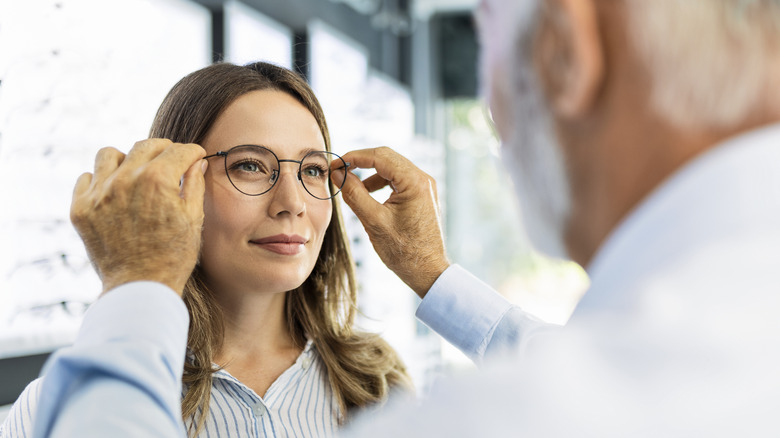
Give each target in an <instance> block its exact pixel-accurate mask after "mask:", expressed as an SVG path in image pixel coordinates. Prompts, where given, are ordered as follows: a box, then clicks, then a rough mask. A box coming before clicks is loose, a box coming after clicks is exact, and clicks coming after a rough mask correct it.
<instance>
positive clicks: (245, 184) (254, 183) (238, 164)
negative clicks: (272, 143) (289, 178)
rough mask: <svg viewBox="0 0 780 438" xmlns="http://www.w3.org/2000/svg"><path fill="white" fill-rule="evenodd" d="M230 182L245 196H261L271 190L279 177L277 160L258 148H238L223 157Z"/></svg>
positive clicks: (271, 154)
mask: <svg viewBox="0 0 780 438" xmlns="http://www.w3.org/2000/svg"><path fill="white" fill-rule="evenodd" d="M225 170H227V174H228V178H230V182H231V183H232V184H233V186H235V188H236V189H238V191H240V192H241V193H244V194H247V195H262V194H263V193H265V192H267V191H269V190H271V187H273V186H274V183H276V179H277V178H278V177H279V160H278V159H277V158H276V155H274V153H273V152H271V151H270V150H268V149H266V148H263V147H260V146H238V147H235V148H233V149H231V150H230V151H229V152H228V154H227V157H225Z"/></svg>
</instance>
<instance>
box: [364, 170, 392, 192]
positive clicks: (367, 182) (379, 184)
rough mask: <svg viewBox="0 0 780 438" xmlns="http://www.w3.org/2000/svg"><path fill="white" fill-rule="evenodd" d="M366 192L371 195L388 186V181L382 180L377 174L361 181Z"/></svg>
mask: <svg viewBox="0 0 780 438" xmlns="http://www.w3.org/2000/svg"><path fill="white" fill-rule="evenodd" d="M363 185H364V186H365V187H366V190H368V191H369V192H371V193H373V192H375V191H377V190H381V189H383V188H385V187H387V186H389V185H390V181H388V180H386V179H384V178H382V176H381V175H379V174H374V175H371V176H369V177H368V178H366V179H364V180H363Z"/></svg>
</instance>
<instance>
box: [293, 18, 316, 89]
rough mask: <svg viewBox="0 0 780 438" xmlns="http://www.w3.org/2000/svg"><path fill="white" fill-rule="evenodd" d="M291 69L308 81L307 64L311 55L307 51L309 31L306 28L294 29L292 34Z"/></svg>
mask: <svg viewBox="0 0 780 438" xmlns="http://www.w3.org/2000/svg"><path fill="white" fill-rule="evenodd" d="M292 53H293V70H295V71H296V72H297V73H298V74H300V75H301V76H303V77H304V79H306V81H310V80H311V78H310V77H309V75H310V73H311V72H310V71H309V65H310V63H311V55H310V53H309V33H308V32H307V31H306V30H299V31H296V32H295V34H294V35H293V47H292Z"/></svg>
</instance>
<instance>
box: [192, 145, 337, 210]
mask: <svg viewBox="0 0 780 438" xmlns="http://www.w3.org/2000/svg"><path fill="white" fill-rule="evenodd" d="M213 157H224V158H225V173H226V174H227V177H228V180H230V183H231V184H233V187H235V188H236V190H238V191H239V192H241V193H243V194H245V195H248V196H259V195H262V194H264V193H267V192H268V191H269V190H271V189H272V188H273V186H274V184H276V181H278V180H279V169H280V168H281V163H298V181H300V182H301V184H302V185H303V188H304V189H305V190H306V191H307V192H308V193H309V194H310V195H312V196H313V197H315V198H317V199H323V200H327V199H331V198H332V197H334V196H336V195H338V194H339V192H340V191H341V188H342V187H343V186H344V181H346V180H347V174H346V172H344V179H343V180H342V181H340V182H339V183H338V184H334V186H335V190H333V193H331V187H330V166H331V162H332V161H337V162H339V161H340V162H341V166H339V167H337V169H346V168H348V167H349V163H347V162H345V161H344V159H343V158H341V157H340V156H338V155H336V154H334V153H333V152H327V151H311V152H309V153H308V154H306V155H305V156H304V157H303V158H302V159H301V160H300V161H298V160H280V159H279V158H278V157H277V156H276V154H274V153H273V152H272V151H271V150H270V149H268V148H266V147H263V146H257V145H241V146H235V147H233V148H230V149H229V150H228V151H227V152H224V151H220V152H217V153H216V154H213V155H208V156H206V157H204V159H207V158H213Z"/></svg>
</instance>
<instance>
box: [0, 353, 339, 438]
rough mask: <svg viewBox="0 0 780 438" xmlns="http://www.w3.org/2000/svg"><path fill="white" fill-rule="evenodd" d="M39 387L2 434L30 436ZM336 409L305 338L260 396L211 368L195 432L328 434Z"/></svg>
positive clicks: (210, 436) (29, 391) (20, 403)
mask: <svg viewBox="0 0 780 438" xmlns="http://www.w3.org/2000/svg"><path fill="white" fill-rule="evenodd" d="M39 389H40V379H37V380H34V381H33V382H32V383H30V385H28V386H27V388H26V389H25V390H24V392H22V395H21V396H19V399H18V400H17V401H16V403H14V406H13V407H12V408H11V411H10V412H9V414H8V417H7V418H6V420H5V422H4V423H3V425H2V426H0V438H5V437H9V438H11V437H13V438H16V437H19V438H23V437H32V429H31V428H32V419H33V416H34V415H35V410H36V405H37V401H38V399H39V397H40V395H41V394H40V393H39ZM184 390H185V389H184V388H183V390H182V394H183V391H184ZM197 415H200V411H199V413H198V414H196V415H193V416H192V417H190V418H189V419H187V420H185V422H184V425H185V428H186V429H187V430H188V432H189V433H193V432H194V430H195V428H194V425H193V422H194V421H195V419H196V417H197ZM338 415H339V408H338V403H337V402H336V398H335V397H334V394H333V391H332V389H331V387H330V382H329V380H328V373H327V370H326V369H325V364H324V363H323V362H322V359H321V358H320V356H319V354H318V353H317V349H316V348H315V347H314V344H313V343H312V342H311V341H309V342H308V343H307V344H306V347H305V348H304V350H303V352H302V353H301V355H300V356H299V357H298V359H297V360H296V361H295V363H294V364H293V365H292V366H291V367H290V368H288V369H287V370H286V371H285V372H284V373H282V375H281V376H279V378H277V379H276V381H274V383H273V384H271V387H270V388H268V391H267V392H266V393H265V395H264V396H263V397H260V396H259V395H257V393H255V391H253V390H252V389H250V388H249V387H247V386H246V385H244V384H243V383H241V382H240V381H239V380H238V379H236V378H235V377H233V376H231V375H230V373H228V372H227V371H225V370H219V371H217V372H216V373H214V379H213V383H212V386H211V401H210V403H209V413H208V418H207V419H206V423H205V425H204V428H203V429H202V430H201V432H200V434H199V435H198V437H207V438H216V437H227V436H229V437H329V436H335V435H336V430H337V428H338ZM190 427H192V429H191V430H190Z"/></svg>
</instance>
